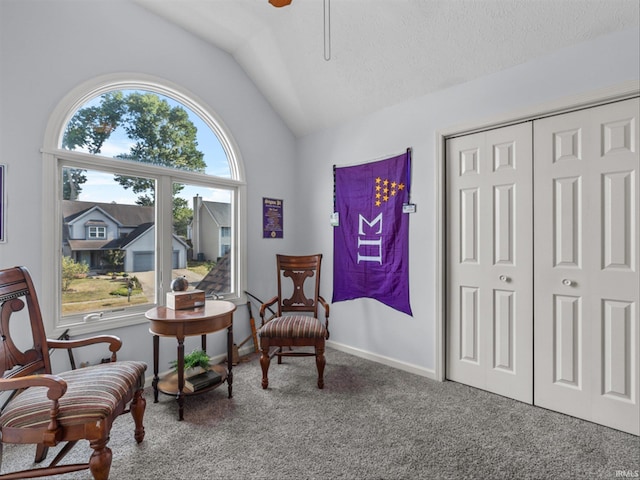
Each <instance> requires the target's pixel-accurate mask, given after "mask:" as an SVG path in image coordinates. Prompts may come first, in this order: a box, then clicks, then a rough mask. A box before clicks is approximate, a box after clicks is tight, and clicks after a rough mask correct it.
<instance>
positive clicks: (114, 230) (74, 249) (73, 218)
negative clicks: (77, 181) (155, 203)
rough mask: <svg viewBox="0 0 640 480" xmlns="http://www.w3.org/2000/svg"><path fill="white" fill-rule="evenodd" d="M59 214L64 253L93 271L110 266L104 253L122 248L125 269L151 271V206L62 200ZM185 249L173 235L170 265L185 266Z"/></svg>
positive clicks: (186, 246) (152, 238) (128, 270)
mask: <svg viewBox="0 0 640 480" xmlns="http://www.w3.org/2000/svg"><path fill="white" fill-rule="evenodd" d="M62 215H63V218H64V225H63V230H62V240H63V241H62V248H63V254H64V255H65V256H68V257H71V258H73V259H74V260H75V261H77V262H82V263H86V264H87V265H89V268H90V270H91V271H92V272H102V271H105V270H110V269H112V268H113V266H112V265H110V264H109V263H108V261H107V260H106V259H105V254H106V252H107V251H109V250H122V251H124V252H125V257H124V267H123V270H124V271H125V272H145V271H150V270H154V262H155V234H154V228H153V226H154V215H155V209H154V207H142V206H139V205H122V204H117V203H99V202H81V201H75V200H64V201H63V202H62ZM188 248H189V246H188V245H187V243H186V242H185V241H184V240H182V239H181V238H180V237H178V236H177V235H173V268H186V266H187V250H188Z"/></svg>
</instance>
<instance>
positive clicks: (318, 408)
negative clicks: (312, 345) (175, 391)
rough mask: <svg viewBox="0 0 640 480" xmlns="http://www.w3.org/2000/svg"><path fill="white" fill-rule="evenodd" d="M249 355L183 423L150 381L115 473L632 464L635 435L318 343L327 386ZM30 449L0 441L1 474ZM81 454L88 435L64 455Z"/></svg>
mask: <svg viewBox="0 0 640 480" xmlns="http://www.w3.org/2000/svg"><path fill="white" fill-rule="evenodd" d="M245 360H246V361H244V362H242V363H240V364H239V365H238V366H237V367H236V368H235V369H234V374H235V375H234V390H233V391H234V398H233V399H231V400H229V399H227V396H226V394H227V389H226V385H225V386H223V387H221V388H218V389H216V390H214V391H212V392H209V393H206V394H203V395H199V396H195V397H189V398H187V401H186V405H185V420H184V421H183V422H178V421H177V408H176V403H175V400H174V399H173V398H172V397H169V396H166V395H161V396H160V401H159V403H157V404H154V403H153V396H152V394H151V392H147V394H146V398H147V402H148V403H147V413H146V416H145V427H146V438H145V441H144V442H143V443H142V444H140V445H139V446H137V445H136V444H135V441H134V439H133V422H132V420H131V418H130V416H128V415H127V416H122V417H120V418H119V419H118V420H117V421H116V424H115V426H114V428H113V431H112V437H111V442H110V446H111V448H112V450H113V464H112V468H111V478H112V479H115V480H129V479H131V480H146V479H149V480H164V479H214V478H216V479H217V478H220V479H226V480H248V479H261V480H263V479H276V480H280V479H294V480H298V479H314V480H315V479H317V480H325V479H326V480H332V479H354V480H370V479H371V480H374V479H375V480H381V479H389V480H391V479H411V480H413V479H472V478H477V479H600V478H623V476H622V474H620V473H618V471H624V472H625V475H628V474H629V471H631V472H630V473H631V474H632V475H633V473H634V472H636V471H639V470H640V439H639V438H638V437H635V436H633V435H629V434H625V433H622V432H619V431H616V430H612V429H609V428H606V427H602V426H599V425H595V424H592V423H589V422H585V421H582V420H578V419H575V418H572V417H568V416H565V415H562V414H559V413H554V412H550V411H547V410H544V409H541V408H536V407H531V406H529V405H525V404H523V403H520V402H517V401H514V400H510V399H507V398H503V397H500V396H497V395H493V394H490V393H487V392H483V391H480V390H476V389H473V388H469V387H466V386H464V385H460V384H456V383H453V382H444V383H440V382H436V381H433V380H429V379H425V378H423V377H419V376H416V375H412V374H410V373H406V372H402V371H398V370H395V369H393V368H390V367H386V366H383V365H379V364H377V363H374V362H370V361H367V360H364V359H361V358H358V357H353V356H351V355H348V354H346V353H343V352H339V351H336V350H331V349H328V351H327V368H326V371H325V388H324V390H318V389H317V387H316V374H315V364H314V361H313V359H311V358H292V359H288V360H287V359H285V362H286V363H285V364H282V365H277V364H276V362H275V361H274V362H272V366H271V370H270V388H269V389H268V390H262V388H261V387H260V378H261V374H260V366H259V363H258V360H257V356H253V357H249V359H245ZM54 453H55V450H52V451H51V452H50V454H49V456H50V458H53V454H54ZM32 455H33V449H32V448H28V449H27V448H25V447H22V446H19V447H18V446H12V445H8V446H5V450H4V460H3V467H2V472H3V473H4V472H6V471H9V470H10V469H13V468H15V467H16V466H18V465H21V466H23V467H26V466H28V465H29V464H30V463H31V460H32ZM89 455H90V449H89V447H88V446H87V445H86V442H85V444H84V445H80V444H79V445H77V446H76V447H75V449H74V452H72V454H70V455H69V460H70V461H76V462H78V461H85V459H87V458H88V457H89ZM636 475H637V474H636ZM56 478H59V479H78V478H81V479H87V478H90V475H89V473H88V471H84V472H76V473H74V474H67V475H62V476H58V477H56Z"/></svg>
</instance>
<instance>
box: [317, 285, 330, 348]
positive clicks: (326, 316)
mask: <svg viewBox="0 0 640 480" xmlns="http://www.w3.org/2000/svg"><path fill="white" fill-rule="evenodd" d="M318 303H319V304H320V305H322V306H323V308H324V322H325V324H324V327H325V328H326V329H327V339H329V304H328V303H327V301H326V300H325V299H324V298H323V297H320V296H318Z"/></svg>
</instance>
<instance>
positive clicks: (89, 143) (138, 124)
mask: <svg viewBox="0 0 640 480" xmlns="http://www.w3.org/2000/svg"><path fill="white" fill-rule="evenodd" d="M117 128H122V129H123V130H124V132H125V133H126V135H127V137H128V138H129V139H130V140H131V141H132V142H133V145H132V146H131V148H130V151H129V152H128V153H126V154H121V155H118V156H117V158H120V159H123V160H131V161H136V162H141V163H149V164H152V165H159V166H164V167H170V168H177V169H184V170H189V171H194V172H204V171H205V169H206V163H205V161H204V154H203V153H202V152H201V151H199V150H198V142H197V137H196V135H197V128H196V126H195V125H194V124H193V122H192V121H191V120H190V119H189V115H188V113H187V111H186V110H185V109H184V108H182V107H181V106H171V105H170V104H169V102H168V101H167V100H166V99H163V98H160V97H159V96H158V95H156V94H154V93H150V92H137V91H134V92H129V93H127V92H122V91H116V92H108V93H105V94H104V95H102V96H101V97H100V102H99V103H98V104H96V105H92V106H88V107H85V108H81V109H80V110H78V111H77V112H76V114H75V115H74V116H73V118H72V119H71V121H70V122H69V124H68V125H67V129H66V130H65V133H64V137H63V141H62V145H63V147H64V148H68V149H70V150H75V149H78V148H82V149H86V150H87V151H89V152H90V153H93V154H99V153H100V151H101V149H102V147H103V145H104V143H105V142H106V141H107V140H108V139H109V137H110V136H111V134H112V133H113V132H114V131H115V130H116V129H117ZM114 178H115V180H116V181H117V182H118V183H119V184H120V185H122V187H124V188H125V189H131V190H132V191H133V192H134V193H135V194H136V195H138V198H137V200H136V203H137V204H138V205H143V206H150V205H154V204H155V183H154V182H153V180H148V179H144V178H139V177H129V176H126V175H115V176H114ZM63 181H64V185H63V195H64V197H63V198H64V199H65V200H76V199H77V198H78V195H79V194H80V192H81V191H82V185H83V184H84V183H86V181H87V179H86V175H85V171H84V170H78V169H66V171H65V177H64V179H63ZM183 188H184V186H183V185H180V184H174V188H173V198H174V205H173V210H174V211H173V214H174V219H175V225H174V227H175V231H176V233H177V234H179V235H186V231H187V230H186V226H187V225H188V223H189V221H190V220H191V216H192V215H193V213H192V212H191V209H189V208H188V206H187V202H186V201H185V200H184V199H180V198H178V197H177V195H178V193H179V192H180V191H181V190H182V189H183Z"/></svg>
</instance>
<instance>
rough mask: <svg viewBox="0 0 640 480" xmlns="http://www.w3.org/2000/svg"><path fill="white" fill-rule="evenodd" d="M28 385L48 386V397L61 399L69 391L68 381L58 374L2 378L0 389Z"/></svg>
mask: <svg viewBox="0 0 640 480" xmlns="http://www.w3.org/2000/svg"><path fill="white" fill-rule="evenodd" d="M28 387H47V388H48V389H49V391H48V392H47V398H49V399H50V400H57V399H59V398H60V397H61V396H62V395H64V393H65V392H66V391H67V382H65V381H64V380H63V379H62V378H60V377H59V376H58V375H49V374H43V375H27V376H26V377H19V378H0V391H4V390H22V389H25V388H28Z"/></svg>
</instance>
